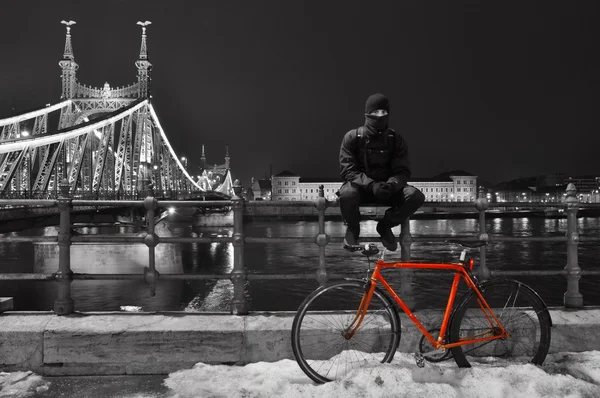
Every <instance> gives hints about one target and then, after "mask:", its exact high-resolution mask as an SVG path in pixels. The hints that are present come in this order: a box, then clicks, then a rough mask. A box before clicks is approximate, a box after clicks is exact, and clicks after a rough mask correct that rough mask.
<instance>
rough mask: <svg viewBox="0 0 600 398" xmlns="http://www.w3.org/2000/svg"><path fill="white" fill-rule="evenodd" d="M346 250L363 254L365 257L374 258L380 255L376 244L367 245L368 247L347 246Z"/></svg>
mask: <svg viewBox="0 0 600 398" xmlns="http://www.w3.org/2000/svg"><path fill="white" fill-rule="evenodd" d="M344 249H346V250H348V251H349V252H358V251H359V252H361V253H362V254H364V255H365V256H373V255H375V254H377V253H379V249H378V248H377V245H376V244H375V243H367V244H366V245H346V246H344Z"/></svg>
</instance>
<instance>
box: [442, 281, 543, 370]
mask: <svg viewBox="0 0 600 398" xmlns="http://www.w3.org/2000/svg"><path fill="white" fill-rule="evenodd" d="M481 294H482V295H483V297H484V298H485V300H486V301H487V303H488V305H489V306H490V308H492V310H493V312H494V314H495V315H496V317H497V318H498V320H499V321H500V323H501V324H502V325H503V326H504V329H505V330H506V331H507V332H508V335H509V337H507V338H503V339H497V340H491V341H487V342H482V343H476V344H468V345H463V346H458V347H455V348H452V354H453V356H454V360H455V361H456V364H457V365H458V366H460V367H470V366H471V364H470V363H469V360H471V361H474V360H475V361H479V362H483V363H488V364H494V365H499V366H506V365H510V364H517V363H518V364H521V363H533V364H535V365H541V364H542V363H543V362H544V359H545V358H546V355H547V354H548V349H549V347H550V337H551V327H552V321H551V319H550V314H549V312H548V309H547V307H546V304H545V303H544V301H543V300H542V299H541V298H540V296H538V294H537V293H536V292H535V291H533V289H531V288H530V287H529V286H527V285H525V284H523V283H521V282H518V281H515V280H509V279H500V280H490V281H486V282H483V283H482V284H481ZM490 331H492V333H493V330H492V328H491V326H490V323H489V321H488V319H487V318H486V316H485V314H484V313H483V312H482V311H481V309H480V306H479V299H478V297H477V295H476V293H475V292H474V291H470V292H468V293H467V294H466V295H465V297H464V298H463V299H462V300H461V301H460V303H459V304H458V305H457V307H456V310H455V313H454V316H453V318H452V324H451V325H450V341H451V342H457V341H459V340H460V339H472V338H474V337H475V336H482V334H484V333H486V332H490ZM467 356H468V357H469V359H467Z"/></svg>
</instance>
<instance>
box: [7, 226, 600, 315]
mask: <svg viewBox="0 0 600 398" xmlns="http://www.w3.org/2000/svg"><path fill="white" fill-rule="evenodd" d="M577 224H578V228H580V231H579V232H580V234H581V235H582V236H598V234H599V233H600V218H580V219H578V220H577ZM375 227H376V222H375V221H373V220H369V221H364V222H363V223H362V224H361V235H362V236H363V242H365V243H366V242H367V241H368V240H369V239H368V238H366V237H368V236H371V237H373V239H372V240H373V241H374V242H378V239H377V232H376V230H375ZM411 229H412V232H413V234H415V235H419V236H427V235H438V236H439V235H471V236H476V235H477V234H478V233H479V223H478V221H477V220H475V219H465V220H411ZM168 230H169V233H171V234H172V236H224V235H227V236H231V234H232V231H231V229H228V228H225V229H194V230H192V229H191V228H190V227H189V226H187V225H183V224H176V223H171V224H169V225H168ZM325 230H326V233H327V234H329V235H332V236H338V237H339V236H343V235H344V233H345V226H344V225H343V224H342V223H341V222H334V221H328V222H326V225H325ZM318 231H319V229H318V225H317V223H316V222H313V221H298V222H290V221H279V222H257V221H255V222H252V223H249V224H247V225H246V226H245V233H246V235H248V236H253V237H294V236H303V237H315V236H316V235H317V234H318ZM486 231H487V232H488V233H490V234H493V235H515V236H564V235H565V233H566V220H565V219H543V218H531V219H528V218H515V219H510V218H494V219H489V220H486ZM79 232H80V233H102V234H105V233H118V232H121V233H134V232H136V231H135V230H134V229H132V227H123V226H121V227H113V228H112V229H111V228H108V227H102V228H86V229H83V228H82V229H81V230H80V231H79ZM399 232H400V230H399V228H397V229H396V230H395V233H397V234H398V233H399ZM56 233H57V231H56V228H54V227H50V228H41V229H39V230H32V231H27V232H25V233H19V234H18V235H33V236H39V235H53V234H56ZM4 236H7V235H4ZM159 246H160V245H159ZM177 248H178V251H179V254H180V257H181V265H182V272H184V273H219V274H221V273H228V272H231V270H232V269H233V246H232V244H231V243H221V242H219V243H216V242H215V243H186V244H180V245H178V246H177ZM244 251H245V253H244V263H245V266H246V269H247V271H248V272H261V273H282V274H291V273H306V272H308V273H313V274H315V275H316V272H317V270H318V267H319V260H318V253H319V251H318V247H317V246H316V245H315V244H314V243H284V244H281V243H256V244H255V243H253V244H246V245H245V248H244ZM460 251H461V248H460V247H459V246H458V245H448V244H445V243H443V242H436V243H425V242H413V244H412V246H411V252H412V255H413V258H414V259H420V260H426V261H440V260H441V261H455V260H456V259H457V258H458V256H459V254H460ZM472 254H473V256H474V257H475V259H476V260H478V255H477V252H472ZM326 255H327V259H326V262H327V268H328V270H329V271H330V272H333V273H351V274H352V275H354V276H356V277H362V276H365V275H366V274H367V267H368V265H367V263H366V261H365V260H364V258H363V256H361V255H359V254H350V253H348V252H346V251H345V250H343V249H342V248H341V244H339V243H332V244H330V245H328V246H327V247H326ZM395 256H397V257H398V258H399V252H397V253H396V254H395ZM578 257H579V265H580V267H581V268H582V269H584V270H586V269H598V268H599V262H598V258H600V246H599V245H597V244H595V243H594V242H589V243H587V242H581V243H580V245H579V256H578ZM390 258H393V257H390ZM34 260H35V259H34V256H33V246H32V244H31V243H27V242H2V241H1V240H0V272H3V273H6V272H32V271H33V265H34ZM487 264H488V267H489V268H490V269H495V270H532V269H557V270H559V269H563V268H564V267H565V266H566V244H565V242H494V243H492V244H490V246H489V247H488V250H487ZM386 272H387V273H388V274H389V279H390V282H391V283H392V286H393V287H394V288H395V289H397V290H398V291H399V292H400V293H401V295H402V297H403V298H404V297H406V298H407V304H408V305H409V306H411V307H413V308H414V307H416V308H427V307H431V306H434V305H439V303H442V304H443V303H445V300H446V298H447V295H448V292H449V289H450V279H451V277H450V276H448V277H446V276H440V275H437V274H436V276H432V275H428V274H422V273H418V274H416V273H414V272H410V271H407V272H393V271H386ZM388 274H386V277H387V276H388ZM519 279H520V280H523V281H524V282H525V283H529V284H531V285H532V286H533V287H534V289H536V290H537V291H538V292H539V293H540V294H541V295H542V297H543V298H544V299H545V300H546V301H547V302H548V304H550V305H562V300H563V294H564V292H565V290H566V280H565V278H564V277H562V276H557V277H528V278H527V277H523V278H521V277H520V278H519ZM598 279H599V278H597V277H588V276H584V277H582V279H581V282H580V285H581V289H580V290H581V293H582V294H583V297H584V304H586V305H590V304H600V292H599V291H598V289H597V283H598ZM317 286H318V283H317V282H316V279H315V280H296V281H293V280H290V281H277V280H269V281H256V280H252V281H251V282H249V283H248V285H247V293H248V296H249V297H250V301H249V303H250V309H251V310H294V309H296V308H297V307H298V306H299V304H300V303H301V302H302V300H303V299H304V297H305V296H306V295H307V294H308V293H309V292H310V291H312V290H313V289H315V288H316V287H317ZM72 287H73V298H74V299H75V302H76V309H77V310H79V311H91V310H94V311H106V310H110V311H118V310H119V308H120V306H124V305H131V306H140V307H142V309H143V310H145V311H162V310H186V311H228V310H229V302H230V300H231V298H232V296H233V286H232V284H231V282H230V281H229V280H227V279H225V280H189V281H164V280H163V281H160V282H159V284H158V285H157V294H156V296H155V297H152V296H150V291H149V288H148V286H147V285H146V284H145V283H144V282H143V281H142V280H141V278H140V281H74V282H73V284H72ZM0 289H1V291H2V295H5V296H12V297H14V298H15V306H16V308H17V309H19V310H49V309H52V307H53V302H54V299H55V297H56V285H55V284H54V283H53V282H33V281H20V282H16V281H10V282H0Z"/></svg>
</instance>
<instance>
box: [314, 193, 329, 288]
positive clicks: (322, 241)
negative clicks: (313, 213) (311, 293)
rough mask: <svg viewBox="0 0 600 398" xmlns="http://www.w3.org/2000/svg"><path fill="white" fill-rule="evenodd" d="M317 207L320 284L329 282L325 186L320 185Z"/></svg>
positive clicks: (318, 280) (318, 273)
mask: <svg viewBox="0 0 600 398" xmlns="http://www.w3.org/2000/svg"><path fill="white" fill-rule="evenodd" d="M315 207H316V208H317V211H318V212H319V234H318V235H317V237H316V238H315V243H316V244H317V246H319V269H318V270H317V282H319V284H320V285H323V284H325V282H327V268H326V266H325V246H327V244H328V243H329V236H327V234H326V233H325V209H326V208H327V199H325V191H324V186H323V185H319V197H318V198H317V200H316V201H315Z"/></svg>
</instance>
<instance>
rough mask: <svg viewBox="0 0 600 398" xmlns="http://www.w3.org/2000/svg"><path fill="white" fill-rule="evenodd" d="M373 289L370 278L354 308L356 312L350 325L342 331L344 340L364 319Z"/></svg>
mask: <svg viewBox="0 0 600 398" xmlns="http://www.w3.org/2000/svg"><path fill="white" fill-rule="evenodd" d="M374 291H375V284H374V283H373V281H372V280H368V281H367V283H366V286H365V294H363V297H362V299H361V301H360V305H359V306H358V309H357V310H356V314H354V319H353V320H352V322H350V325H348V327H347V328H346V329H345V330H344V331H343V336H344V338H345V339H346V340H350V339H351V338H352V336H354V334H355V333H356V331H357V330H358V328H359V327H360V325H361V324H362V322H363V320H364V319H365V315H366V313H367V309H368V308H369V304H370V303H371V298H372V297H373V292H374Z"/></svg>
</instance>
